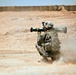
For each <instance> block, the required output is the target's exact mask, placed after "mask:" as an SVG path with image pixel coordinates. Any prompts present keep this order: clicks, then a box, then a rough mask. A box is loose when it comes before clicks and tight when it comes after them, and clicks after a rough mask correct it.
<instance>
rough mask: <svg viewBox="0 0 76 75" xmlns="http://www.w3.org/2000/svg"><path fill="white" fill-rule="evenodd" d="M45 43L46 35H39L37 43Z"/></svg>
mask: <svg viewBox="0 0 76 75" xmlns="http://www.w3.org/2000/svg"><path fill="white" fill-rule="evenodd" d="M43 42H44V35H41V34H40V35H38V36H37V43H38V45H41V44H42V43H43Z"/></svg>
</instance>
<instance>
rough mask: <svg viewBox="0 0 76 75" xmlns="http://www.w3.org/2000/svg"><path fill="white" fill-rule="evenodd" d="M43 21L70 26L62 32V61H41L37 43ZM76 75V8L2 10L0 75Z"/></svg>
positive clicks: (0, 23)
mask: <svg viewBox="0 0 76 75" xmlns="http://www.w3.org/2000/svg"><path fill="white" fill-rule="evenodd" d="M43 21H51V22H52V23H53V24H54V26H56V27H59V26H63V27H67V29H68V31H67V33H66V34H65V33H58V34H59V39H60V41H61V58H60V60H59V61H58V62H53V63H51V61H50V60H49V61H48V62H43V61H41V59H42V57H41V56H40V55H39V54H38V52H37V50H36V48H35V44H36V40H37V38H36V37H37V33H36V32H33V33H31V32H30V31H29V30H30V28H31V27H34V28H40V27H42V24H41V23H42V22H43ZM30 74H31V75H76V11H69V12H68V11H63V10H62V11H21V12H12V11H6V12H0V75H30Z"/></svg>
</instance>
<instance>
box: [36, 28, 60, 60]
mask: <svg viewBox="0 0 76 75" xmlns="http://www.w3.org/2000/svg"><path fill="white" fill-rule="evenodd" d="M36 48H37V50H38V52H39V54H40V55H41V56H43V57H45V58H47V57H51V59H52V60H58V59H59V58H60V41H59V39H58V34H57V31H56V30H55V29H54V28H52V29H51V30H48V31H46V32H44V33H43V34H41V33H40V34H38V37H37V45H36Z"/></svg>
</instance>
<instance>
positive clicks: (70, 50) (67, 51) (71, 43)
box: [61, 37, 76, 64]
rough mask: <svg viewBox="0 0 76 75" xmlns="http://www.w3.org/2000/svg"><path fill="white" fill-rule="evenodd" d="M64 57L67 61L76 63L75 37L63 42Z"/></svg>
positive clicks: (62, 51)
mask: <svg viewBox="0 0 76 75" xmlns="http://www.w3.org/2000/svg"><path fill="white" fill-rule="evenodd" d="M61 53H62V57H63V61H64V62H66V63H73V64H75V63H76V40H75V38H74V37H68V39H67V41H66V42H65V43H64V44H62V50H61Z"/></svg>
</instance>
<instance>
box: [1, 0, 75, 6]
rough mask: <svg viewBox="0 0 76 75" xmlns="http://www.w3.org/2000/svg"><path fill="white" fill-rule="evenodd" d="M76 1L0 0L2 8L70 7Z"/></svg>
mask: <svg viewBox="0 0 76 75" xmlns="http://www.w3.org/2000/svg"><path fill="white" fill-rule="evenodd" d="M70 4H76V0H0V6H41V5H70Z"/></svg>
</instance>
